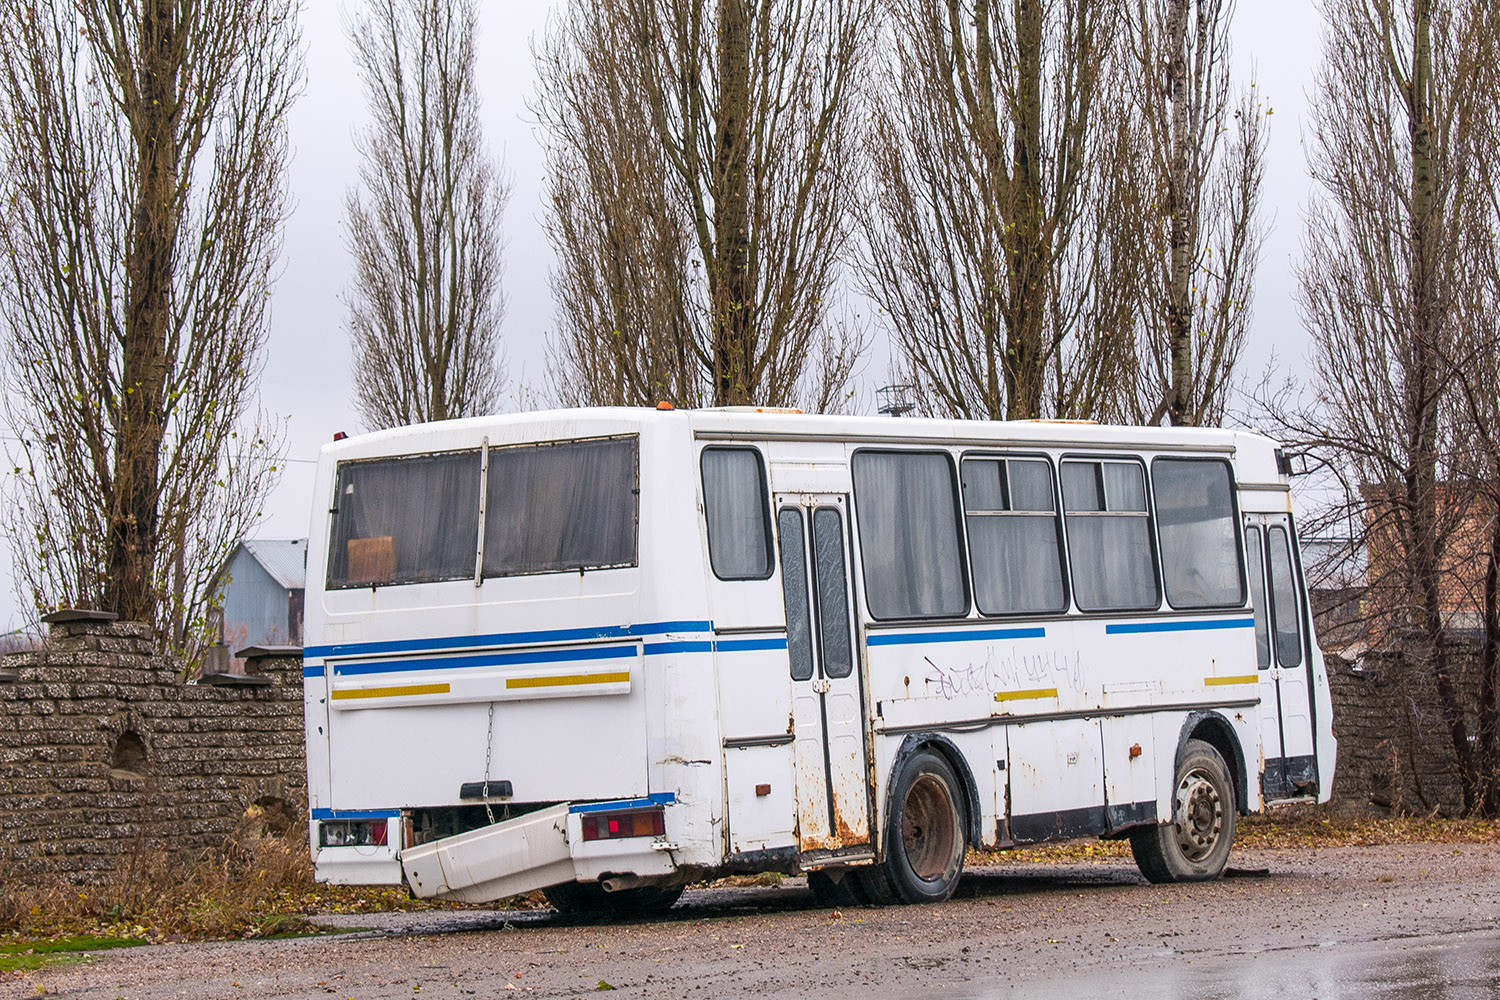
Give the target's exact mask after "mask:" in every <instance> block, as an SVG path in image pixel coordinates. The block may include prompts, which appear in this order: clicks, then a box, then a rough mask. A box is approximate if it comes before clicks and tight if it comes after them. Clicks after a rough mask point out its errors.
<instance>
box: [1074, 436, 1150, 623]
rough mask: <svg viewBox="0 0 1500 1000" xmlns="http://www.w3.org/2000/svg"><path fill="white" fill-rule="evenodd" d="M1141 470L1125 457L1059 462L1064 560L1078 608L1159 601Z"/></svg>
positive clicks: (1137, 607)
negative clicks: (1065, 543) (1065, 534)
mask: <svg viewBox="0 0 1500 1000" xmlns="http://www.w3.org/2000/svg"><path fill="white" fill-rule="evenodd" d="M1144 473H1145V470H1143V469H1142V468H1141V466H1140V463H1138V462H1129V461H1077V460H1074V461H1066V462H1063V464H1062V488H1063V516H1064V520H1065V521H1066V523H1067V528H1068V563H1069V566H1070V568H1071V570H1072V574H1073V596H1074V599H1075V600H1077V602H1078V607H1079V609H1080V610H1083V611H1147V610H1150V609H1152V608H1155V607H1156V606H1157V605H1158V604H1160V603H1161V593H1160V591H1159V589H1158V587H1157V583H1156V566H1155V562H1154V560H1153V558H1152V552H1151V513H1150V511H1149V510H1148V509H1147V506H1146V479H1145V474H1144Z"/></svg>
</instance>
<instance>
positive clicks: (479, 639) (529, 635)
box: [302, 621, 714, 659]
mask: <svg viewBox="0 0 1500 1000" xmlns="http://www.w3.org/2000/svg"><path fill="white" fill-rule="evenodd" d="M713 628H714V623H713V622H711V621H708V622H705V621H682V622H647V623H645V624H642V625H596V626H593V627H590V628H560V629H547V630H542V631H536V632H498V633H495V634H492V635H448V636H440V637H437V638H433V639H392V640H389V641H385V642H344V643H336V644H334V645H330V646H308V647H307V648H305V649H304V650H303V651H302V655H303V656H304V657H306V658H307V659H317V658H320V657H325V656H368V655H371V654H374V653H411V652H415V651H418V650H436V649H460V648H462V647H465V646H520V645H527V644H531V643H542V642H572V641H577V640H580V639H629V638H633V637H636V636H647V635H665V634H667V633H669V632H712V631H713Z"/></svg>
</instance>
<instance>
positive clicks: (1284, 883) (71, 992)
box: [0, 844, 1500, 1000]
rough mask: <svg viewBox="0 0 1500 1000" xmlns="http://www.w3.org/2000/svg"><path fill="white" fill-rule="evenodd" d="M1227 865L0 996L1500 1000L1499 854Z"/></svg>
mask: <svg viewBox="0 0 1500 1000" xmlns="http://www.w3.org/2000/svg"><path fill="white" fill-rule="evenodd" d="M1231 865H1233V866H1234V867H1235V868H1236V869H1237V870H1238V871H1239V872H1240V873H1241V874H1242V877H1236V878H1226V879H1222V880H1219V881H1216V882H1211V883H1202V884H1197V885H1180V886H1159V885H1150V884H1147V883H1146V882H1145V881H1144V880H1142V879H1141V878H1140V876H1139V874H1138V873H1137V872H1136V870H1135V868H1134V867H1133V866H1132V865H1130V863H1129V862H1128V861H1124V860H1111V861H1106V862H1102V863H1091V864H1061V865H1047V864H1024V865H1018V864H1006V865H996V866H992V867H986V868H981V869H978V870H975V871H970V872H968V873H966V874H965V877H964V880H963V882H962V884H961V885H960V887H959V891H958V892H957V893H956V894H955V897H954V898H953V899H952V900H950V901H948V902H947V903H943V904H939V905H934V906H914V907H899V906H897V907H884V908H882V907H846V908H843V909H841V910H840V909H831V908H829V907H826V906H821V905H819V904H818V902H817V901H816V900H815V899H814V898H813V895H812V893H811V892H810V891H809V890H808V889H807V887H806V885H805V883H804V882H803V881H802V880H800V879H788V880H786V881H785V882H783V883H782V884H781V885H780V886H778V887H774V888H735V889H712V890H702V889H696V890H690V891H689V892H688V893H687V894H686V895H684V897H683V901H682V902H681V903H679V904H678V905H677V906H676V907H675V908H673V909H672V910H671V911H670V912H669V913H667V914H665V915H664V916H661V917H657V918H650V919H638V920H615V921H599V922H589V921H583V920H577V919H572V920H565V919H563V918H561V917H559V916H558V915H557V914H555V913H552V912H551V911H531V912H503V911H463V912H426V913H408V914H380V915H361V916H354V917H348V916H346V917H338V918H332V917H330V918H327V923H328V924H330V925H338V926H340V927H341V928H342V929H344V930H346V931H351V933H345V934H341V935H337V936H332V937H321V938H307V939H300V940H288V941H243V942H213V943H205V944H191V945H163V946H156V947H147V948H133V949H121V950H118V951H111V952H102V953H99V954H98V955H95V956H92V957H90V958H89V959H88V961H87V962H85V963H83V964H80V965H75V966H71V967H53V968H49V969H45V970H42V971H41V972H38V973H34V974H25V975H11V974H3V975H0V997H12V996H13V997H23V996H25V997H34V996H40V995H43V994H46V995H48V996H51V995H61V996H68V997H79V998H87V1000H117V998H124V1000H156V998H166V997H192V998H204V1000H220V998H230V997H233V998H245V997H255V998H272V997H275V998H283V997H286V998H294V997H295V998H310V997H319V998H323V997H329V996H332V997H336V998H341V1000H342V998H349V1000H392V998H396V997H405V998H413V997H416V998H419V1000H426V998H429V997H440V998H449V997H452V998H455V1000H456V998H461V997H472V996H482V997H493V996H498V995H501V993H502V991H503V992H504V994H505V995H507V996H509V995H512V993H513V992H524V993H531V994H533V995H535V996H537V997H558V998H565V997H584V996H587V995H591V994H597V993H600V992H605V991H609V992H611V994H612V996H614V997H616V998H621V1000H623V998H625V997H653V998H654V997H704V998H710V997H711V998H713V1000H720V998H741V997H744V998H749V997H783V996H785V997H796V998H798V1000H808V998H823V997H829V998H849V1000H853V998H859V1000H869V998H886V997H889V998H901V1000H906V998H912V1000H927V998H939V997H941V998H944V1000H950V998H961V1000H989V998H996V1000H999V998H1012V997H1017V998H1031V997H1035V998H1041V997H1046V998H1049V1000H1050V998H1062V1000H1075V998H1076V1000H1083V998H1092V997H1127V998H1130V1000H1148V998H1154V997H1170V998H1172V1000H1195V998H1204V1000H1207V998H1215V1000H1270V998H1282V997H1286V998H1297V1000H1308V998H1316V1000H1346V998H1348V1000H1352V998H1355V997H1359V998H1365V997H1374V998H1377V1000H1387V998H1390V1000H1397V998H1399V1000H1417V998H1422V1000H1427V998H1440V1000H1470V998H1479V997H1483V998H1494V1000H1500V985H1497V979H1500V844H1449V845H1443V844H1427V845H1403V846H1383V847H1359V848H1338V849H1320V850H1285V851H1237V852H1236V854H1235V856H1234V857H1233V858H1232V859H1231ZM355 928H359V929H358V930H356V929H355Z"/></svg>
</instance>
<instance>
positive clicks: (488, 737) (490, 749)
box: [479, 701, 495, 826]
mask: <svg viewBox="0 0 1500 1000" xmlns="http://www.w3.org/2000/svg"><path fill="white" fill-rule="evenodd" d="M494 750H495V703H494V702H493V701H492V702H490V720H489V725H488V727H487V728H486V731H485V734H484V784H483V785H481V786H480V789H479V790H480V793H481V794H482V795H483V797H484V814H485V815H486V816H488V817H489V818H490V825H491V826H494V825H495V810H493V809H491V808H490V756H491V754H493V753H494Z"/></svg>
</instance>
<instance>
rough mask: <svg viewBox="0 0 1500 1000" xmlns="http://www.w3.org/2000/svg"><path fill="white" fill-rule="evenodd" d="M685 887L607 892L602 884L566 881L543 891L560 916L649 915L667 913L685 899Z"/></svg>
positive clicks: (656, 887) (651, 886)
mask: <svg viewBox="0 0 1500 1000" xmlns="http://www.w3.org/2000/svg"><path fill="white" fill-rule="evenodd" d="M682 890H683V886H680V885H678V886H672V887H671V888H662V887H660V886H654V885H643V886H638V887H636V888H634V889H619V890H616V891H615V892H605V891H604V886H602V885H600V884H599V883H598V882H564V883H563V884H561V885H554V886H549V887H548V888H546V889H543V890H542V895H544V896H546V897H547V902H549V903H551V904H552V906H553V908H554V909H555V910H557V912H558V913H562V914H565V915H567V916H590V915H592V916H620V917H631V916H646V915H649V914H653V913H665V912H666V911H667V910H670V909H671V908H672V905H673V904H674V903H676V902H677V900H678V898H680V897H681V896H682Z"/></svg>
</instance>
